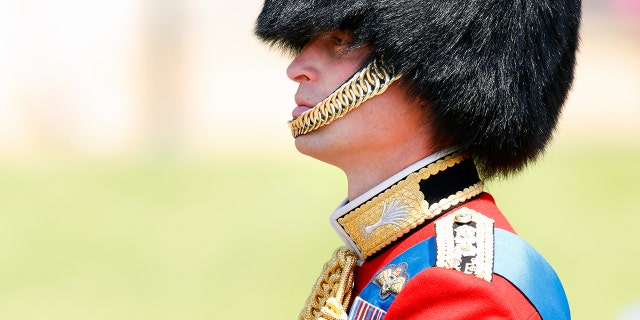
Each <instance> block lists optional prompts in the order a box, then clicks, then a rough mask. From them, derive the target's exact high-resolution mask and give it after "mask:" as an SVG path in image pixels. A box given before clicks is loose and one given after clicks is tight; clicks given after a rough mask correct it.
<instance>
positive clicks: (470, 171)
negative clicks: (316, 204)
mask: <svg viewBox="0 0 640 320" xmlns="http://www.w3.org/2000/svg"><path fill="white" fill-rule="evenodd" d="M436 176H437V178H436ZM482 188H483V184H482V182H481V181H480V179H479V178H478V176H477V172H476V171H475V167H474V166H473V162H472V160H471V159H469V158H468V157H466V156H464V155H460V154H451V150H443V151H441V152H437V153H435V154H433V155H431V156H429V157H427V158H425V159H423V160H421V161H419V162H417V163H415V164H413V165H411V166H409V167H408V168H407V169H405V170H403V171H401V172H400V173H398V174H396V175H394V176H393V177H391V178H389V179H387V180H386V181H384V182H383V183H381V184H380V185H378V186H376V187H374V188H373V189H371V190H370V191H369V192H367V193H365V194H364V195H362V196H360V197H358V198H356V199H354V200H353V201H351V202H348V203H347V202H346V201H345V202H343V204H342V205H341V206H340V207H338V208H337V209H336V210H335V211H334V212H333V214H332V215H331V225H332V227H333V228H334V229H335V230H336V232H337V233H338V234H339V235H340V237H341V238H342V240H343V241H344V242H345V244H346V245H347V247H348V248H349V249H350V250H352V251H353V252H355V253H357V255H358V257H359V259H360V262H363V261H364V260H366V259H367V258H369V257H371V256H372V255H373V254H375V253H376V252H378V251H380V250H381V249H383V248H385V247H386V246H388V245H390V244H391V243H393V242H394V241H395V240H397V239H398V238H400V237H402V236H403V235H405V234H407V233H408V232H409V231H411V230H412V229H414V228H416V227H417V226H419V225H421V224H422V223H424V222H425V221H427V220H430V219H433V218H434V217H436V216H438V215H439V214H441V213H442V212H443V211H446V210H448V209H449V208H451V207H453V206H455V205H457V204H459V203H461V202H464V201H466V200H469V199H471V198H472V197H474V196H476V195H478V194H480V193H481V192H482Z"/></svg>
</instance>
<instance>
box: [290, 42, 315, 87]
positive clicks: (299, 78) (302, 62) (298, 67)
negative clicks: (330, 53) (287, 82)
mask: <svg viewBox="0 0 640 320" xmlns="http://www.w3.org/2000/svg"><path fill="white" fill-rule="evenodd" d="M314 62H317V61H314V58H313V52H312V50H311V49H310V48H309V47H308V46H307V47H305V48H304V49H302V51H301V52H300V54H298V56H296V58H295V59H293V61H291V64H289V67H287V77H289V79H291V80H293V81H295V82H297V83H301V82H303V81H315V80H316V79H317V77H318V71H317V69H316V68H315V67H314Z"/></svg>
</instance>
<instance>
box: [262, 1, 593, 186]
mask: <svg viewBox="0 0 640 320" xmlns="http://www.w3.org/2000/svg"><path fill="white" fill-rule="evenodd" d="M580 11H581V10H580V0H482V1H480V0H378V1H373V0H369V1H368V0H266V1H265V3H264V7H263V9H262V12H261V13H260V16H259V17H258V20H257V24H256V34H257V35H258V36H259V37H260V38H261V39H262V40H264V41H266V42H267V43H270V44H272V45H275V46H278V47H281V48H284V49H286V50H289V51H292V52H294V53H295V52H299V51H300V50H302V48H303V47H304V45H305V44H306V43H307V42H309V40H310V39H312V38H313V37H315V36H317V35H319V34H322V33H324V32H326V31H330V30H334V29H348V30H351V31H352V32H353V39H354V44H356V45H358V44H362V43H371V44H373V46H374V52H373V53H372V57H371V58H372V59H373V58H381V59H382V60H383V61H384V62H385V63H386V64H388V65H390V66H392V67H393V68H394V69H395V70H396V72H397V73H398V74H402V75H403V76H402V78H400V81H401V83H402V84H404V85H406V86H407V88H408V89H409V91H410V94H411V95H413V96H415V97H419V98H421V99H422V100H423V101H428V102H429V103H430V110H429V115H430V116H431V120H432V121H433V122H434V124H435V125H436V126H437V129H438V130H439V132H438V135H439V136H438V138H439V139H440V140H442V141H451V142H453V143H455V144H457V145H458V146H459V147H461V148H462V150H463V151H466V152H468V153H470V154H471V155H472V156H473V157H474V159H475V160H476V163H477V164H478V165H479V166H480V168H481V170H482V171H483V173H484V175H485V176H486V177H490V176H493V175H495V174H508V173H511V172H515V171H517V170H519V169H521V168H523V167H524V166H525V165H526V164H527V163H528V162H530V161H532V160H534V159H535V158H536V157H537V156H538V155H539V154H540V153H541V152H542V151H543V150H544V148H545V146H546V145H547V143H548V141H549V139H550V138H551V136H552V133H553V131H554V128H555V126H556V123H557V120H558V117H559V114H560V111H561V107H562V104H563V103H564V100H565V98H566V96H567V92H568V90H569V88H570V86H571V82H572V80H573V69H574V64H575V53H576V49H577V46H578V28H579V24H580Z"/></svg>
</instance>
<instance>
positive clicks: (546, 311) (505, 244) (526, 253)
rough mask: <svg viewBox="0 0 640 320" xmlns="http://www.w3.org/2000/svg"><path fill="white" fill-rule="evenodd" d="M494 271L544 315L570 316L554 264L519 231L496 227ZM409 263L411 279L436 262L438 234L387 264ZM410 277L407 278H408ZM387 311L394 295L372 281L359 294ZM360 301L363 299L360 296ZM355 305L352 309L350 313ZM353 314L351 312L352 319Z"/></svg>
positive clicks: (546, 317) (569, 317) (549, 316)
mask: <svg viewBox="0 0 640 320" xmlns="http://www.w3.org/2000/svg"><path fill="white" fill-rule="evenodd" d="M494 245H495V249H494V264H493V272H494V273H495V274H498V275H500V276H502V277H503V278H505V279H507V280H508V281H509V282H511V283H512V284H513V285H514V286H515V287H516V288H518V290H520V291H521V292H522V293H523V294H524V296H525V297H527V299H529V301H530V302H531V304H532V305H533V306H534V307H535V308H536V310H537V311H538V313H539V314H540V316H541V317H542V319H571V315H570V311H569V302H568V301H567V296H566V295H565V293H564V289H563V288H562V283H560V279H559V278H558V275H557V274H556V273H555V271H554V270H553V268H552V267H551V265H549V263H548V262H547V261H546V260H545V259H544V258H543V257H542V256H541V255H540V254H539V253H538V252H537V251H536V250H535V249H534V248H533V247H532V246H531V245H529V244H528V243H527V242H526V241H524V240H523V239H522V238H520V237H518V236H517V235H515V234H513V233H511V232H508V231H505V230H502V229H497V228H496V229H494ZM401 263H404V264H406V266H407V270H406V272H407V274H408V276H409V279H410V278H412V277H413V276H415V275H417V274H418V273H420V272H421V271H423V270H425V269H427V268H431V267H433V266H435V264H436V238H435V237H431V238H429V239H426V240H424V241H422V242H420V243H418V244H416V245H414V246H413V247H411V248H409V249H407V250H406V251H405V252H403V253H401V254H400V255H399V256H397V257H396V258H394V259H393V260H391V262H389V263H388V264H387V265H396V266H397V265H399V264H401ZM382 269H384V268H382ZM409 279H407V280H409ZM358 298H360V299H361V300H364V301H366V302H368V303H370V304H372V305H373V306H375V307H377V308H380V309H381V310H383V311H384V312H386V311H387V310H388V309H389V306H391V304H392V303H393V300H394V299H395V295H390V296H388V297H386V299H382V298H381V296H380V288H379V287H378V286H377V285H375V284H374V283H373V282H370V283H369V284H368V285H367V286H366V287H365V288H364V289H363V290H362V292H361V293H360V295H359V296H358ZM358 301H360V300H358ZM355 309H356V308H352V309H351V313H353V312H354V310H355ZM353 318H354V316H353V315H352V314H349V319H353Z"/></svg>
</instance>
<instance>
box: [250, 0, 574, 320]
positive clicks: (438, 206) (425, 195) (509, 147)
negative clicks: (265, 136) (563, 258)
mask: <svg viewBox="0 0 640 320" xmlns="http://www.w3.org/2000/svg"><path fill="white" fill-rule="evenodd" d="M579 22H580V1H579V0H537V1H517V0H516V1H514V0H509V1H506V0H503V1H499V0H496V1H474V0H471V1H469V0H466V1H462V0H454V1H442V0H380V1H364V0H343V1H335V0H318V1H308V0H287V1H274V0H266V1H265V3H264V7H263V9H262V12H261V13H260V16H259V17H258V21H257V26H256V33H257V35H258V36H259V37H260V38H261V39H263V40H264V41H266V42H267V43H270V44H273V45H276V46H279V47H281V48H284V49H285V50H287V51H289V52H291V53H293V54H295V59H294V60H293V62H292V63H291V65H290V66H289V68H288V69H287V75H288V77H289V78H291V79H292V80H293V81H295V82H297V83H298V84H299V86H298V91H297V92H296V95H295V101H296V104H297V107H296V108H295V109H294V110H293V114H292V116H293V119H292V120H291V121H290V123H289V124H290V127H291V130H292V134H293V136H294V137H295V144H296V148H297V149H298V150H299V151H300V152H302V153H304V154H306V155H309V156H312V157H314V158H317V159H319V160H322V161H324V162H327V163H329V164H332V165H334V166H336V167H338V168H340V169H341V170H343V171H344V173H345V174H346V177H347V186H348V194H347V199H346V200H345V201H344V202H343V203H342V204H341V205H340V206H339V207H338V208H337V209H336V210H335V211H334V212H333V214H332V215H331V224H332V226H333V227H334V228H335V229H336V231H337V232H338V234H339V235H340V237H341V238H342V239H343V240H344V242H345V244H346V246H345V247H343V248H339V249H338V250H336V252H335V253H334V256H333V258H332V259H331V261H329V262H327V264H326V265H325V266H324V269H323V272H322V274H321V276H320V278H319V279H318V281H317V283H316V285H315V286H314V288H313V292H312V294H311V296H310V297H309V298H308V300H307V304H306V306H305V308H304V309H303V310H302V312H301V314H300V318H301V319H382V318H384V319H385V320H394V319H487V318H491V319H540V318H544V319H568V318H569V308H568V304H567V299H566V296H565V294H564V291H563V289H562V285H561V284H560V282H559V280H558V279H557V276H556V274H555V272H554V271H553V269H551V267H550V266H549V265H548V263H546V261H544V259H543V258H542V257H541V256H540V255H539V254H538V253H537V252H536V251H535V250H534V249H533V248H532V247H531V246H529V245H528V244H527V243H526V242H524V240H522V239H521V238H519V237H518V236H516V235H515V232H514V230H513V228H512V227H511V226H510V225H509V223H508V221H507V220H506V218H505V217H504V216H503V215H502V213H501V212H500V211H499V210H498V208H497V207H496V205H495V202H494V200H493V198H492V197H491V196H490V195H489V194H487V193H484V192H483V190H482V188H483V184H482V181H481V179H480V176H482V177H483V178H484V179H489V178H492V177H495V176H498V175H503V176H506V175H509V174H512V173H515V172H517V171H519V170H520V169H522V168H523V167H524V166H526V165H527V164H528V163H529V162H531V161H533V160H535V159H536V158H537V157H538V156H539V154H540V153H541V152H542V150H543V149H544V147H545V146H546V145H547V143H548V141H549V139H550V137H551V135H552V132H553V130H554V128H555V125H556V123H557V119H558V116H559V113H560V110H561V106H562V104H563V103H564V100H565V98H566V95H567V92H568V90H569V87H570V85H571V81H572V79H573V68H574V62H575V52H576V47H577V42H578V26H579ZM478 172H479V173H478Z"/></svg>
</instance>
